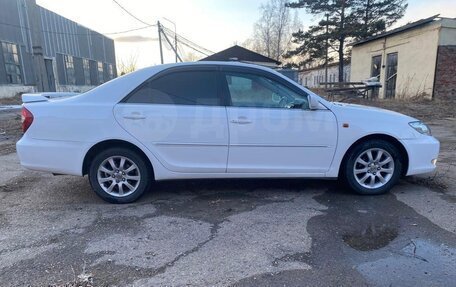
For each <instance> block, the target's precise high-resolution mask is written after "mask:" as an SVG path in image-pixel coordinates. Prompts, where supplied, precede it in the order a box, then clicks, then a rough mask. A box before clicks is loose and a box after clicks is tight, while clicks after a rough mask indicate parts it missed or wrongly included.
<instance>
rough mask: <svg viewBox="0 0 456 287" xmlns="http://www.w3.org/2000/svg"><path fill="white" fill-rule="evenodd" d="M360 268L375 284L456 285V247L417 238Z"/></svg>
mask: <svg viewBox="0 0 456 287" xmlns="http://www.w3.org/2000/svg"><path fill="white" fill-rule="evenodd" d="M357 269H358V271H359V272H360V273H361V274H363V275H364V276H365V277H366V278H367V279H368V280H369V281H370V282H371V283H372V284H373V285H375V286H385V287H387V286H455V285H454V282H455V281H456V249H455V248H451V247H449V246H446V245H444V244H435V243H433V242H430V241H425V240H422V239H418V240H414V241H410V243H409V244H407V245H406V246H404V248H402V249H401V250H400V251H399V252H395V253H393V255H391V256H389V257H386V258H382V259H379V260H377V261H372V262H366V263H363V264H361V265H359V266H358V267H357ZM385 274H388V276H385ZM417 282H419V283H418V284H417Z"/></svg>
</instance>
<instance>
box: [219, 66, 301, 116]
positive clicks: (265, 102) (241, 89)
mask: <svg viewBox="0 0 456 287" xmlns="http://www.w3.org/2000/svg"><path fill="white" fill-rule="evenodd" d="M225 78H226V82H227V84H228V90H229V93H230V97H231V105H232V106H234V107H258V108H303V109H308V108H309V103H308V98H307V95H302V94H298V93H296V92H294V91H292V90H291V89H290V88H288V87H286V86H285V85H282V84H280V83H278V82H276V81H274V80H271V79H269V78H266V77H263V76H259V75H255V74H248V73H225Z"/></svg>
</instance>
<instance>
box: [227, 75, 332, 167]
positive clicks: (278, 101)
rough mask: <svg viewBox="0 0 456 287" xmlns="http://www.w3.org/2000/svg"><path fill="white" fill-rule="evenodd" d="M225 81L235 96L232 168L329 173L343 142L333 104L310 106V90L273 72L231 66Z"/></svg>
mask: <svg viewBox="0 0 456 287" xmlns="http://www.w3.org/2000/svg"><path fill="white" fill-rule="evenodd" d="M221 81H222V87H223V88H224V89H223V91H224V92H225V93H227V94H228V98H229V99H230V101H231V105H230V106H228V107H227V114H228V124H229V132H230V142H229V156H228V166H227V172H229V173H245V172H247V173H300V174H303V173H305V174H309V176H320V175H324V172H326V171H327V170H328V169H329V167H330V165H331V161H332V158H333V156H334V152H335V148H336V143H337V124H336V118H335V116H334V114H333V113H332V112H331V111H330V110H328V109H326V108H324V107H323V106H322V109H320V110H309V108H308V107H309V106H308V97H307V95H306V94H305V92H304V91H302V90H301V89H299V88H298V87H295V86H294V85H293V84H291V83H289V82H288V81H286V80H284V79H283V78H281V77H279V76H277V75H274V74H272V73H270V72H259V71H258V70H253V69H252V70H249V69H236V68H225V69H222V72H221Z"/></svg>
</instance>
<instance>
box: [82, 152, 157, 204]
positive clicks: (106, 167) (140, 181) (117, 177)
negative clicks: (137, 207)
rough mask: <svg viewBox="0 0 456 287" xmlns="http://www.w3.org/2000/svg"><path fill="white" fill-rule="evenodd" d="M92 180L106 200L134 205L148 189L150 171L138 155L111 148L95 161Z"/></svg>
mask: <svg viewBox="0 0 456 287" xmlns="http://www.w3.org/2000/svg"><path fill="white" fill-rule="evenodd" d="M89 181H90V185H91V186H92V189H93V190H94V191H95V193H96V194H97V195H98V196H100V197H101V198H102V199H103V200H105V201H108V202H111V203H130V202H134V201H135V200H137V199H138V198H139V197H140V196H141V195H142V194H143V193H144V192H145V191H146V190H147V187H148V186H149V182H150V172H149V169H148V166H147V164H146V162H145V160H144V159H143V158H142V157H141V156H140V155H138V154H137V153H135V152H133V151H131V150H129V149H125V148H110V149H107V150H104V151H102V152H100V153H99V154H98V155H96V156H95V158H94V159H93V161H92V163H91V165H90V170H89Z"/></svg>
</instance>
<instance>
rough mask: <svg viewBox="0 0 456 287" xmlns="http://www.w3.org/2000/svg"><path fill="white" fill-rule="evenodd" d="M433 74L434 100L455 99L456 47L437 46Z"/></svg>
mask: <svg viewBox="0 0 456 287" xmlns="http://www.w3.org/2000/svg"><path fill="white" fill-rule="evenodd" d="M435 72H436V73H435V82H434V98H435V99H445V98H446V99H448V98H452V99H456V45H451V46H439V49H438V54H437V67H436V71H435Z"/></svg>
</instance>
